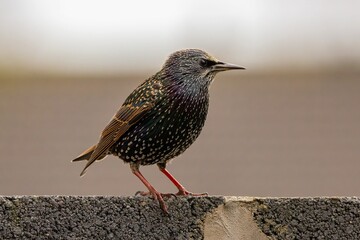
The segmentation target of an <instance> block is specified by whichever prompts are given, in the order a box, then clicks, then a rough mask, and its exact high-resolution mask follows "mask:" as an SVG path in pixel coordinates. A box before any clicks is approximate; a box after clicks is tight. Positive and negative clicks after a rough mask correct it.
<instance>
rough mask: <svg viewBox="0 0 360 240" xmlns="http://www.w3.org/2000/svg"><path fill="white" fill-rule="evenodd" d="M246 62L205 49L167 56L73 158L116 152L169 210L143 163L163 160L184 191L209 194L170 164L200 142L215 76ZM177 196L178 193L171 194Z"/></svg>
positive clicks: (181, 192)
mask: <svg viewBox="0 0 360 240" xmlns="http://www.w3.org/2000/svg"><path fill="white" fill-rule="evenodd" d="M235 69H238V70H243V69H245V68H244V67H242V66H238V65H235V64H230V63H225V62H222V61H220V60H218V59H216V58H215V57H213V56H211V55H210V54H208V53H207V52H205V51H203V50H200V49H183V50H178V51H176V52H174V53H172V54H170V56H169V57H168V58H167V60H166V61H165V63H164V65H163V66H162V68H161V70H160V71H158V72H157V73H155V74H154V75H153V76H151V77H149V78H148V79H146V80H145V81H144V82H143V83H142V84H140V85H139V86H138V87H137V88H136V89H135V90H134V91H133V92H132V93H131V94H130V95H129V96H128V97H127V98H126V100H125V102H124V103H123V105H122V106H121V107H120V109H119V110H118V111H117V112H116V113H115V115H114V116H113V117H112V118H111V120H110V122H109V123H108V125H107V126H106V127H105V129H104V130H103V131H102V133H101V135H100V139H99V141H98V143H96V144H95V145H93V146H91V147H90V148H88V149H86V150H85V151H84V152H83V153H81V154H80V155H79V156H78V157H77V158H75V159H74V160H72V161H73V162H77V161H87V163H86V165H85V168H84V169H83V171H82V172H81V174H80V176H83V175H84V174H85V172H86V170H87V169H88V167H89V166H90V165H92V164H93V163H94V162H96V161H100V160H102V159H104V158H105V157H106V156H108V155H115V156H117V157H119V158H120V159H122V160H123V161H124V162H125V163H129V164H130V169H131V171H132V173H133V174H134V175H135V176H136V177H138V178H139V179H140V181H141V182H142V183H143V184H144V185H145V186H146V188H147V189H148V191H149V192H138V193H139V194H140V195H143V196H152V197H153V198H154V199H155V200H157V201H158V203H159V206H160V208H161V209H162V210H163V211H164V212H165V213H168V210H167V206H166V204H165V202H164V199H163V197H166V196H168V194H162V193H160V192H158V191H157V190H156V189H155V188H154V187H153V186H152V185H151V184H150V183H149V182H148V180H147V179H146V178H145V177H144V176H143V175H142V173H141V172H140V170H139V169H140V166H145V165H153V164H157V166H158V168H159V170H160V171H161V172H162V173H163V174H165V176H166V177H167V178H168V179H169V180H170V181H171V182H172V183H173V184H174V185H175V186H176V188H177V189H178V193H177V194H176V195H180V196H181V195H182V196H189V195H190V196H203V195H207V194H206V193H200V194H196V193H192V192H189V191H187V190H186V189H185V188H184V187H183V185H181V183H180V182H179V181H178V180H176V179H175V177H173V176H172V175H171V174H170V172H169V171H168V170H167V169H166V165H167V163H169V161H170V160H172V159H173V158H175V157H176V156H179V155H180V154H182V153H183V152H184V151H185V150H186V149H188V148H189V146H190V145H191V144H192V143H194V141H195V140H196V139H197V137H198V136H199V135H200V132H201V130H202V129H203V126H204V124H205V120H206V117H207V114H208V108H209V87H210V85H211V83H212V82H213V80H214V78H215V75H216V74H217V73H219V72H222V71H227V70H235ZM170 195H172V194H170Z"/></svg>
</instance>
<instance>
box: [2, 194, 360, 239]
mask: <svg viewBox="0 0 360 240" xmlns="http://www.w3.org/2000/svg"><path fill="white" fill-rule="evenodd" d="M166 203H167V205H168V208H169V212H170V214H169V215H165V214H164V213H162V212H161V211H160V209H159V207H158V205H157V203H156V202H154V201H153V200H152V199H150V198H147V197H111V196H109V197H104V196H89V197H85V196H3V197H0V239H95V238H96V239H203V238H205V239H260V240H261V239H360V198H355V197H354V198H347V197H344V198H341V197H333V198H250V197H215V196H212V197H201V198H195V197H188V198H182V197H178V198H175V197H171V198H168V199H166Z"/></svg>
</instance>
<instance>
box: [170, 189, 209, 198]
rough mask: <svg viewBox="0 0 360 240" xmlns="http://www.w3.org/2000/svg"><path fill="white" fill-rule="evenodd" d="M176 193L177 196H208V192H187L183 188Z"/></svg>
mask: <svg viewBox="0 0 360 240" xmlns="http://www.w3.org/2000/svg"><path fill="white" fill-rule="evenodd" d="M176 195H177V196H192V197H204V196H209V194H208V193H207V192H205V193H192V192H189V191H187V190H185V189H183V190H179V192H178V193H177V194H176Z"/></svg>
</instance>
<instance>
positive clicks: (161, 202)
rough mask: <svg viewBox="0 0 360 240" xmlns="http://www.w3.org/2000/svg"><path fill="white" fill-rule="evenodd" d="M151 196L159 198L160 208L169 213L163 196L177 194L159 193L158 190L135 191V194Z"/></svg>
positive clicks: (167, 196)
mask: <svg viewBox="0 0 360 240" xmlns="http://www.w3.org/2000/svg"><path fill="white" fill-rule="evenodd" d="M138 195H140V196H151V197H153V198H154V199H155V200H157V201H158V202H159V205H160V208H161V209H162V210H163V211H164V212H165V213H166V214H169V212H168V210H167V207H166V204H165V202H164V199H163V197H165V198H169V197H174V196H175V197H176V195H175V194H173V193H159V192H158V191H152V192H143V191H137V192H136V193H135V196H138Z"/></svg>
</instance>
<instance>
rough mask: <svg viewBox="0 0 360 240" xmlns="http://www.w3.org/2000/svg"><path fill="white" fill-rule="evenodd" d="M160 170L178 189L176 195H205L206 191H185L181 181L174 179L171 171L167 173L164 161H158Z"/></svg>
mask: <svg viewBox="0 0 360 240" xmlns="http://www.w3.org/2000/svg"><path fill="white" fill-rule="evenodd" d="M157 165H158V167H159V169H160V171H161V172H162V173H163V174H165V176H166V177H167V178H168V179H170V181H171V182H172V183H173V184H174V185H175V186H176V187H177V189H179V192H178V193H177V194H176V195H180V196H207V195H208V194H207V193H192V192H189V191H187V190H186V189H185V188H184V187H183V185H181V183H179V181H178V180H176V179H175V178H174V177H173V175H171V173H169V171H168V170H166V164H165V163H158V164H157Z"/></svg>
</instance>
